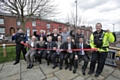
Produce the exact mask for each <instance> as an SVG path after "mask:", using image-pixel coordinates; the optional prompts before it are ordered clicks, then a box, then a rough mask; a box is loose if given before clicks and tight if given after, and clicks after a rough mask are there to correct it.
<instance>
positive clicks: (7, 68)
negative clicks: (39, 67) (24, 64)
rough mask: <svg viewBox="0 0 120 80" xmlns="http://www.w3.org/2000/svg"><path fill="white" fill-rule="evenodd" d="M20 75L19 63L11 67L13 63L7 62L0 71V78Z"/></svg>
mask: <svg viewBox="0 0 120 80" xmlns="http://www.w3.org/2000/svg"><path fill="white" fill-rule="evenodd" d="M19 73H20V63H18V64H17V65H13V62H7V63H5V64H4V66H3V68H2V70H1V71H0V78H6V77H8V76H12V75H15V74H19Z"/></svg>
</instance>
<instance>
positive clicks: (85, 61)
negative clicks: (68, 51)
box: [74, 55, 89, 71]
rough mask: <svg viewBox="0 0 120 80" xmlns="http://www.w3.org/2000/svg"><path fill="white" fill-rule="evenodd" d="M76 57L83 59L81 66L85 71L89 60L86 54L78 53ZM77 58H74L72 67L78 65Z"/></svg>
mask: <svg viewBox="0 0 120 80" xmlns="http://www.w3.org/2000/svg"><path fill="white" fill-rule="evenodd" d="M78 59H83V60H84V64H83V66H82V69H83V70H84V71H85V70H86V68H87V65H88V62H89V59H88V57H87V55H78ZM78 59H74V69H75V70H76V67H77V65H78V63H77V62H78Z"/></svg>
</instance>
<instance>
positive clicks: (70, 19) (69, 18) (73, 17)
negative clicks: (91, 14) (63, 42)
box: [67, 11, 86, 26]
mask: <svg viewBox="0 0 120 80" xmlns="http://www.w3.org/2000/svg"><path fill="white" fill-rule="evenodd" d="M85 21H86V19H84V17H83V16H82V15H80V14H78V15H77V25H78V26H80V25H81V24H82V23H84V22H85ZM67 22H69V23H70V24H74V25H75V24H76V14H75V13H74V12H73V11H71V13H70V14H68V15H67Z"/></svg>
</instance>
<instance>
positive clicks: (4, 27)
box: [0, 13, 91, 38]
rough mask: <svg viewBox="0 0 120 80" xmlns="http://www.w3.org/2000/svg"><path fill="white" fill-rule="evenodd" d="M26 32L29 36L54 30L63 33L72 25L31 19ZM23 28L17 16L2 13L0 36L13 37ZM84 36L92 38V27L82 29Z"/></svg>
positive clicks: (0, 15) (0, 16)
mask: <svg viewBox="0 0 120 80" xmlns="http://www.w3.org/2000/svg"><path fill="white" fill-rule="evenodd" d="M25 26H26V31H27V35H28V36H32V34H33V32H34V31H37V33H39V31H40V30H41V29H42V30H45V31H46V32H48V31H50V32H52V30H53V29H54V28H57V29H58V30H59V32H60V33H61V32H62V31H63V29H64V28H65V27H66V28H70V26H71V25H70V24H66V23H62V22H57V21H52V20H45V19H38V18H31V19H30V20H29V21H28V22H27V23H26V25H25ZM19 28H22V27H21V23H20V21H19V19H18V18H17V17H16V16H13V15H11V14H2V13H0V34H4V35H8V36H10V35H12V34H13V33H16V32H17V30H18V29H19ZM80 28H81V31H82V34H84V35H85V37H86V38H88V37H89V36H90V33H91V30H90V29H91V27H85V26H83V27H80Z"/></svg>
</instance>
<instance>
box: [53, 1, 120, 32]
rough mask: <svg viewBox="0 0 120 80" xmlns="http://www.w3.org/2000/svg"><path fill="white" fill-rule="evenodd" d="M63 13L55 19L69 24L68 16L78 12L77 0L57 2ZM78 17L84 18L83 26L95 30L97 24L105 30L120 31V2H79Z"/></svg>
mask: <svg viewBox="0 0 120 80" xmlns="http://www.w3.org/2000/svg"><path fill="white" fill-rule="evenodd" d="M55 3H56V4H57V5H58V10H59V11H60V12H61V13H60V15H59V16H58V17H55V19H57V20H59V21H62V22H67V17H68V15H71V12H74V13H75V12H76V4H75V0H55ZM78 15H79V16H81V17H82V21H83V22H84V23H82V24H81V25H83V24H85V25H87V26H88V25H89V26H92V27H93V28H95V24H96V23H97V22H101V23H102V24H103V29H109V30H110V31H113V24H115V25H114V26H115V30H114V31H120V0H78Z"/></svg>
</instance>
